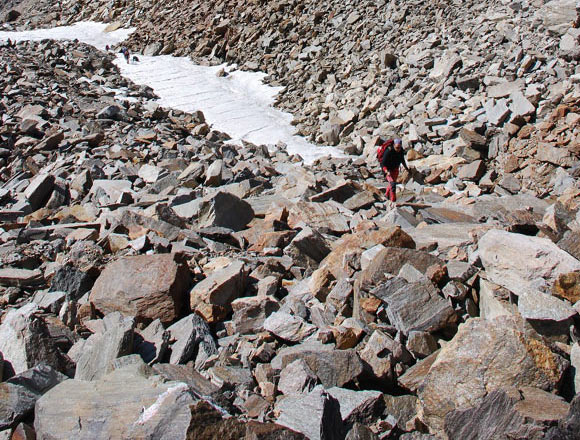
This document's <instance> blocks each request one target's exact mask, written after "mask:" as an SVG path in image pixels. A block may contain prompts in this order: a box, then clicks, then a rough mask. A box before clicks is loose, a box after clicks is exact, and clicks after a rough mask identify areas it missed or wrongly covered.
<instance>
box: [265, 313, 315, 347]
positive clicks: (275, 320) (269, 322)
mask: <svg viewBox="0 0 580 440" xmlns="http://www.w3.org/2000/svg"><path fill="white" fill-rule="evenodd" d="M264 330H266V331H269V332H270V333H272V334H273V335H274V336H276V337H278V338H280V339H283V340H284V341H289V342H300V341H302V340H303V339H305V338H307V337H308V336H310V335H311V334H312V333H314V332H315V331H316V327H315V326H313V325H312V324H308V323H307V322H306V321H305V320H304V319H302V318H300V317H299V316H294V315H290V314H289V313H286V312H275V313H272V314H271V315H270V316H269V317H268V318H267V319H266V320H265V321H264Z"/></svg>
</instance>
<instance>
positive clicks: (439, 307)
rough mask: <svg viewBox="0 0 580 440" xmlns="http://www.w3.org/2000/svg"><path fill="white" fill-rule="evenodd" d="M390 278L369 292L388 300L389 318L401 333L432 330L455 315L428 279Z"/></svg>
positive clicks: (449, 322)
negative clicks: (408, 280)
mask: <svg viewBox="0 0 580 440" xmlns="http://www.w3.org/2000/svg"><path fill="white" fill-rule="evenodd" d="M397 280H400V279H399V278H393V279H392V280H389V281H387V282H385V283H383V284H381V285H380V286H378V287H377V288H376V289H373V290H372V291H371V294H372V295H374V296H376V297H377V298H380V299H381V300H382V301H384V302H385V303H386V304H387V306H388V307H387V315H388V317H389V321H390V322H391V324H392V325H394V326H395V327H396V328H397V330H399V331H401V332H403V333H404V334H409V332H411V331H415V330H418V331H426V332H433V331H437V330H441V329H443V328H445V327H448V326H450V325H452V324H454V323H455V322H456V321H457V315H456V313H455V310H453V305H452V304H451V301H450V300H449V299H444V298H443V297H442V296H440V295H439V293H438V291H437V288H435V287H434V286H433V284H432V283H431V282H430V281H420V282H415V283H406V282H400V283H397Z"/></svg>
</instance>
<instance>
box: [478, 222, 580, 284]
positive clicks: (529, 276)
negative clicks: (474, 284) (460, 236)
mask: <svg viewBox="0 0 580 440" xmlns="http://www.w3.org/2000/svg"><path fill="white" fill-rule="evenodd" d="M479 256H480V258H481V262H482V264H483V267H484V268H485V271H486V273H487V277H488V279H489V280H490V281H492V282H494V283H496V284H499V285H500V286H503V287H505V288H506V289H509V290H511V291H512V292H514V293H515V294H516V295H520V294H524V293H526V292H527V291H530V290H532V291H538V290H539V291H542V292H546V293H548V292H549V291H550V289H551V288H552V285H553V284H554V281H555V280H556V278H557V277H558V275H560V274H563V273H568V272H572V271H574V270H579V269H580V261H578V260H577V259H575V258H574V257H572V256H571V255H570V254H568V253H567V252H564V251H563V250H562V249H560V248H559V247H558V246H556V245H555V244H554V243H553V242H552V241H550V240H548V239H547V238H540V237H530V236H527V235H521V234H514V233H511V232H505V231H500V230H497V229H492V230H491V231H489V232H487V233H486V234H485V235H484V236H483V237H481V238H480V239H479Z"/></svg>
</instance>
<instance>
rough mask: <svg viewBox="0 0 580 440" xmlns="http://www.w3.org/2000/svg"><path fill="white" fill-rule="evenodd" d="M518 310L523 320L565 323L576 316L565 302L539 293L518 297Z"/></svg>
mask: <svg viewBox="0 0 580 440" xmlns="http://www.w3.org/2000/svg"><path fill="white" fill-rule="evenodd" d="M518 310H519V311H520V314H521V315H522V316H523V317H524V318H526V319H534V320H540V321H556V322H560V321H567V320H568V319H570V318H572V317H573V316H574V315H576V314H577V312H576V310H575V309H574V307H572V306H571V305H570V304H568V303H567V302H564V301H562V300H561V299H558V298H556V297H554V296H551V295H547V294H545V293H539V292H528V293H526V294H524V295H520V297H519V299H518Z"/></svg>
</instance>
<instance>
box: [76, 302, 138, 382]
mask: <svg viewBox="0 0 580 440" xmlns="http://www.w3.org/2000/svg"><path fill="white" fill-rule="evenodd" d="M134 327H135V320H134V319H133V318H126V317H124V316H123V315H122V314H121V313H119V312H115V313H110V314H108V315H107V316H105V318H104V319H103V321H102V330H101V331H99V332H98V333H95V334H93V335H91V336H89V338H88V339H86V340H80V341H79V342H77V343H76V344H75V345H74V346H73V347H72V348H71V350H70V352H69V354H70V356H72V357H73V359H74V360H75V361H76V363H77V369H76V373H75V379H78V380H96V379H99V378H101V377H103V376H104V375H105V374H107V373H108V372H109V371H110V369H111V368H112V362H113V361H114V360H115V359H117V358H119V357H122V356H126V355H128V354H130V353H131V352H132V350H133V329H134Z"/></svg>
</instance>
